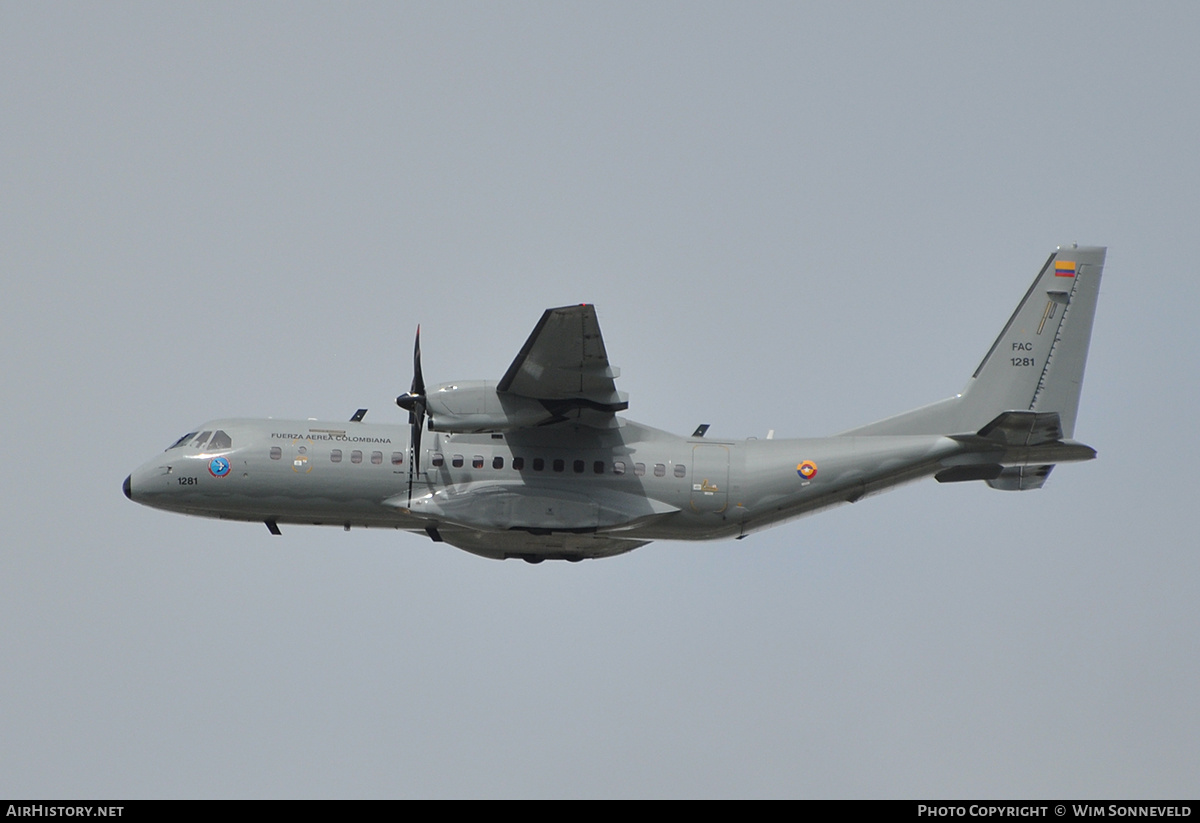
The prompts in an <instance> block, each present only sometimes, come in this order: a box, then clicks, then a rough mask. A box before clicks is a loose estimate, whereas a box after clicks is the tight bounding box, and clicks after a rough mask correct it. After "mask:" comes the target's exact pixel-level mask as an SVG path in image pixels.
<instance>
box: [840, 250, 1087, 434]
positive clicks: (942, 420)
mask: <svg viewBox="0 0 1200 823" xmlns="http://www.w3.org/2000/svg"><path fill="white" fill-rule="evenodd" d="M1105 251H1106V250H1105V249H1104V248H1103V247H1099V246H1080V247H1076V246H1068V247H1063V248H1059V249H1058V250H1057V251H1056V252H1054V254H1052V255H1050V258H1049V259H1048V260H1047V261H1046V264H1045V265H1044V266H1042V270H1041V271H1040V272H1038V276H1037V277H1036V278H1035V279H1034V281H1033V285H1032V286H1030V287H1029V291H1028V292H1026V293H1025V297H1024V299H1023V300H1021V302H1020V304H1019V305H1018V306H1017V309H1016V311H1014V312H1013V315H1012V317H1011V318H1009V321H1008V323H1007V324H1006V325H1005V326H1004V329H1003V331H1001V332H1000V336H999V337H997V338H996V342H995V343H993V344H992V347H991V348H990V349H989V350H988V353H987V354H986V355H984V358H983V361H982V362H981V363H980V364H979V368H977V369H976V370H975V373H974V374H973V375H971V379H970V380H968V381H967V385H966V388H964V389H963V390H962V392H961V393H960V394H958V395H957V396H955V397H951V398H948V399H946V400H942V401H940V402H938V403H934V404H932V405H929V406H923V407H922V408H919V409H914V410H913V411H910V412H905V413H904V414H900V415H897V416H895V417H889V418H888V419H886V420H880V421H879V422H877V423H872V424H870V425H868V426H863V427H861V428H858V429H853V430H851V431H848V432H844V434H848V435H875V434H956V433H965V432H975V431H978V430H979V429H981V428H982V427H984V426H985V425H987V424H988V423H989V422H990V421H992V420H993V419H995V417H996V416H997V415H998V414H1000V413H1001V412H1004V411H1036V412H1057V413H1058V416H1059V420H1060V421H1061V424H1062V433H1063V436H1064V437H1067V438H1070V437H1072V436H1073V434H1074V431H1075V417H1076V413H1077V412H1078V410H1079V393H1080V389H1081V388H1082V386H1083V369H1084V366H1085V365H1086V363H1087V351H1088V344H1089V342H1090V341H1091V337H1092V319H1093V318H1094V317H1095V315H1096V298H1097V296H1098V295H1099V293H1100V275H1101V273H1102V272H1103V271H1104V256H1105Z"/></svg>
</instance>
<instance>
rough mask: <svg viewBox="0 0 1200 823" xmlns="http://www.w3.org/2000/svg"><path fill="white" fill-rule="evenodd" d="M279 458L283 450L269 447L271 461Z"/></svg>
mask: <svg viewBox="0 0 1200 823" xmlns="http://www.w3.org/2000/svg"><path fill="white" fill-rule="evenodd" d="M281 457H283V449H281V448H279V447H278V446H272V447H271V459H272V460H278V459H279V458H281Z"/></svg>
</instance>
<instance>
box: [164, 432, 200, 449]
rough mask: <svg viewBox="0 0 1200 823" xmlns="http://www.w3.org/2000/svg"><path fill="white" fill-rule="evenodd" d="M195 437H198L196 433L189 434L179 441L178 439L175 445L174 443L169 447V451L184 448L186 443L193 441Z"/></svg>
mask: <svg viewBox="0 0 1200 823" xmlns="http://www.w3.org/2000/svg"><path fill="white" fill-rule="evenodd" d="M195 436H196V433H195V432H188V433H187V434H185V435H184V436H183V437H181V438H179V439H178V440H176V441H175V442H174V443H172V444H171V445H169V446H167V451H170V450H171V449H177V448H179V447H180V446H182V445H183V444H184V443H186V442H187V441H189V440H191V439H192V438H193V437H195Z"/></svg>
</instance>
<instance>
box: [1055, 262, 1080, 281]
mask: <svg viewBox="0 0 1200 823" xmlns="http://www.w3.org/2000/svg"><path fill="white" fill-rule="evenodd" d="M1054 276H1055V277H1074V276H1075V261H1073V260H1058V261H1056V262H1055V264H1054Z"/></svg>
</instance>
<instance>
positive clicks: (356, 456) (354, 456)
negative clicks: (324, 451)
mask: <svg viewBox="0 0 1200 823" xmlns="http://www.w3.org/2000/svg"><path fill="white" fill-rule="evenodd" d="M350 462H351V463H361V462H362V452H360V451H359V450H358V449H355V450H354V451H352V452H350Z"/></svg>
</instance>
